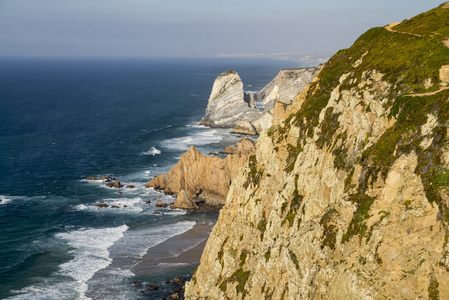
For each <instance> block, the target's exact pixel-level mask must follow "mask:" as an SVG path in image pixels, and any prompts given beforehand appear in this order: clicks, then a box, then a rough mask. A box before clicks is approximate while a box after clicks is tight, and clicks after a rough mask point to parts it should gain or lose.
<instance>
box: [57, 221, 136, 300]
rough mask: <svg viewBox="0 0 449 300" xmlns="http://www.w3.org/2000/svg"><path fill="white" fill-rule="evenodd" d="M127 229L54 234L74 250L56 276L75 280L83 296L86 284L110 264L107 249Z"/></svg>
mask: <svg viewBox="0 0 449 300" xmlns="http://www.w3.org/2000/svg"><path fill="white" fill-rule="evenodd" d="M128 228H129V227H128V226H126V225H122V226H119V227H113V228H83V229H78V230H75V231H69V232H63V233H58V234H56V237H57V238H60V239H63V240H66V241H67V242H68V244H69V245H70V246H71V247H73V248H74V249H73V250H71V251H70V253H71V254H72V255H74V256H75V257H74V258H73V259H72V260H70V261H68V262H66V263H63V264H61V265H60V266H59V271H58V274H60V275H63V276H68V277H71V278H73V279H75V281H76V282H77V284H78V290H79V292H80V294H81V296H83V295H85V292H86V291H87V284H86V282H87V281H88V280H89V279H90V278H92V276H93V275H94V274H95V273H96V272H98V271H99V270H101V269H103V268H106V267H107V266H108V265H109V264H110V263H111V262H112V259H111V258H110V257H109V251H108V248H109V247H111V246H112V245H113V244H114V243H115V242H116V241H118V240H119V239H121V238H122V237H123V234H124V232H125V231H127V230H128Z"/></svg>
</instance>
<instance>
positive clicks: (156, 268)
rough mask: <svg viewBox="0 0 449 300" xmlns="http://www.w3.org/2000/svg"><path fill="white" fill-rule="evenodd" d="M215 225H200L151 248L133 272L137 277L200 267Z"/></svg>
mask: <svg viewBox="0 0 449 300" xmlns="http://www.w3.org/2000/svg"><path fill="white" fill-rule="evenodd" d="M212 227H213V225H210V224H199V225H195V226H194V227H193V228H191V229H190V230H188V231H186V232H184V233H182V234H179V235H177V236H174V237H171V238H169V239H168V240H166V241H164V242H162V243H160V244H158V245H156V246H154V247H151V248H150V249H148V251H147V253H146V254H145V255H144V257H143V258H142V261H141V262H139V263H138V264H137V265H136V266H134V268H133V269H132V270H131V271H132V272H133V273H134V274H135V275H136V276H145V275H148V274H152V275H154V274H158V273H164V272H167V270H170V269H177V268H180V267H183V266H192V265H199V263H200V258H201V254H202V252H203V249H204V246H205V245H206V242H207V238H208V237H209V234H210V232H211V230H212Z"/></svg>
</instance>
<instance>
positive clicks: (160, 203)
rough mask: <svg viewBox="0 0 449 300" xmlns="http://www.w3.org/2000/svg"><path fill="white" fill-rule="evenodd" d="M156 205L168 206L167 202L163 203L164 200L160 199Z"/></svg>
mask: <svg viewBox="0 0 449 300" xmlns="http://www.w3.org/2000/svg"><path fill="white" fill-rule="evenodd" d="M156 207H167V204H165V203H162V201H160V200H159V201H158V202H157V203H156Z"/></svg>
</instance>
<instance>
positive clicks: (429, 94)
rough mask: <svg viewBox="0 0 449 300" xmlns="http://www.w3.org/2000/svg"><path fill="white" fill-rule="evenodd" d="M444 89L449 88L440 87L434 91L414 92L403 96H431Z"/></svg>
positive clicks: (448, 87)
mask: <svg viewBox="0 0 449 300" xmlns="http://www.w3.org/2000/svg"><path fill="white" fill-rule="evenodd" d="M444 90H449V86H446V87H442V88H440V89H438V90H436V91H433V92H427V93H415V94H406V95H404V96H410V97H424V96H433V95H435V94H438V93H439V92H442V91H444Z"/></svg>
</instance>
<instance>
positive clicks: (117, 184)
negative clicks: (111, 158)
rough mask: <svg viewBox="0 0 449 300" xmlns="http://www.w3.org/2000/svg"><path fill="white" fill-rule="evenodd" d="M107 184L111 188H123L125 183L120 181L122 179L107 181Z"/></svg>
mask: <svg viewBox="0 0 449 300" xmlns="http://www.w3.org/2000/svg"><path fill="white" fill-rule="evenodd" d="M106 186H108V187H110V188H116V189H119V188H122V187H123V185H122V184H121V183H120V181H110V182H108V183H106Z"/></svg>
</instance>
